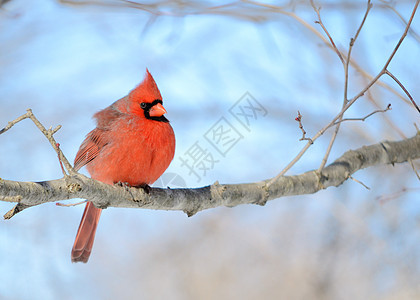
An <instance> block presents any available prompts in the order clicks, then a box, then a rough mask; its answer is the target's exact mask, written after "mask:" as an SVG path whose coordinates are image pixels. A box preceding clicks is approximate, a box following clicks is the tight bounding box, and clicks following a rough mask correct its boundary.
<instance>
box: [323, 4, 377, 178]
mask: <svg viewBox="0 0 420 300" xmlns="http://www.w3.org/2000/svg"><path fill="white" fill-rule="evenodd" d="M371 8H372V4H371V3H370V0H368V3H367V8H366V12H365V15H364V17H363V19H362V22H361V23H360V26H359V28H358V29H357V31H356V34H355V35H354V37H353V38H351V39H350V43H349V50H348V53H347V57H346V63H345V64H344V95H343V105H342V107H341V109H344V107H346V105H347V103H348V87H349V63H350V58H351V52H352V50H353V46H354V44H355V42H356V40H357V38H358V36H359V33H360V31H361V30H362V28H363V25H364V24H365V21H366V18H367V16H368V14H369V11H370V9H371ZM337 51H338V49H337ZM343 116H344V115H341V117H340V118H339V121H338V122H336V123H335V124H336V126H335V130H334V132H333V134H332V136H331V139H330V143H329V144H328V147H327V151H326V152H325V155H324V157H323V159H322V161H321V164H320V166H319V168H318V171H321V170H322V169H323V168H324V167H325V165H326V164H327V161H328V157H329V156H330V153H331V149H332V147H333V145H334V142H335V139H336V138H337V134H338V131H339V130H340V123H341V120H342V119H343Z"/></svg>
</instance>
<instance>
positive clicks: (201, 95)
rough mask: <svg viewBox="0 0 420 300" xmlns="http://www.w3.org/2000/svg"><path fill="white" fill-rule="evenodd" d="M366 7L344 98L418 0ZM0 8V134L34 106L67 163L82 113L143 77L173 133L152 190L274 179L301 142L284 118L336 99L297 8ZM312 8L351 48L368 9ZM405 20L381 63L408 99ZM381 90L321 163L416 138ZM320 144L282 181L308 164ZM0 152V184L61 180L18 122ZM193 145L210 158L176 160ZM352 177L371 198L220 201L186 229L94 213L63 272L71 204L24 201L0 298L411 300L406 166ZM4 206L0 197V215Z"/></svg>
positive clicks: (118, 213) (44, 3)
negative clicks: (221, 129) (222, 140)
mask: <svg viewBox="0 0 420 300" xmlns="http://www.w3.org/2000/svg"><path fill="white" fill-rule="evenodd" d="M372 2H373V8H372V10H371V12H370V14H369V16H368V18H367V20H366V23H365V26H364V27H363V29H362V31H361V33H360V36H359V38H358V40H357V42H356V44H355V47H354V49H353V53H352V57H353V59H354V62H355V63H357V65H358V66H359V69H358V70H357V69H355V68H354V67H352V68H351V70H350V79H349V96H350V97H352V96H354V95H355V94H357V92H358V91H360V90H361V89H362V88H363V87H364V86H365V85H366V83H367V82H368V78H369V77H368V76H375V75H376V74H377V73H378V72H379V71H380V70H381V69H382V67H383V65H384V63H385V61H386V60H387V58H388V57H389V55H390V53H391V52H392V50H393V49H394V47H395V45H396V43H397V41H398V40H399V38H400V37H401V34H402V32H403V31H404V28H405V22H407V20H408V18H409V16H410V13H411V10H412V8H413V7H414V4H415V1H414V0H411V1H403V0H400V1H372ZM1 3H2V6H1V8H0V45H1V46H0V49H1V50H0V95H1V96H0V128H2V127H4V126H5V125H6V124H7V122H8V121H11V120H13V119H15V118H16V117H18V116H20V115H22V114H24V113H25V112H26V109H27V108H32V110H33V111H34V113H35V115H36V116H37V117H38V118H39V120H40V121H41V122H43V124H44V125H45V126H46V127H47V128H48V127H50V126H52V127H55V126H56V125H58V124H61V125H62V126H63V127H62V129H61V130H60V131H59V132H58V133H57V134H56V139H57V141H58V142H59V143H60V144H61V148H62V150H63V151H64V153H65V155H66V156H67V158H68V159H69V160H70V161H73V159H74V156H75V154H76V152H77V150H78V147H79V145H80V144H81V142H82V141H83V139H84V136H85V135H86V134H87V133H88V132H89V131H90V130H91V129H93V128H94V126H95V123H94V120H93V119H92V118H91V116H92V115H93V114H94V113H95V112H96V111H98V110H100V109H103V108H105V107H107V106H108V105H110V104H111V103H112V102H114V101H115V100H117V99H119V98H121V97H123V96H125V95H126V94H127V93H128V92H129V91H130V90H131V89H132V88H134V87H135V86H136V85H137V84H138V83H139V82H140V81H141V80H142V79H143V76H144V73H145V69H146V67H147V68H148V69H149V70H150V72H151V73H152V75H153V76H154V78H155V80H156V82H157V84H158V86H159V88H160V90H161V93H162V95H163V98H164V103H165V108H166V109H167V111H168V114H167V117H168V118H169V119H170V121H171V124H172V126H173V128H174V130H175V134H176V139H177V149H176V154H175V158H174V160H173V162H172V164H171V166H170V167H169V169H168V170H167V172H166V173H165V175H164V177H163V178H162V179H161V180H159V181H158V182H157V183H156V185H160V186H168V185H169V186H172V187H179V186H187V187H197V186H204V185H208V184H212V183H213V182H214V181H216V180H218V181H220V182H221V183H241V182H253V181H259V180H263V179H266V178H270V177H273V176H275V175H276V174H278V173H279V172H280V171H281V169H282V168H283V167H285V166H286V165H287V164H288V163H289V162H290V161H291V160H292V159H293V158H294V156H295V155H296V154H297V153H298V151H299V150H300V149H301V148H302V147H303V146H304V145H305V142H300V141H299V138H300V137H301V131H300V130H299V127H298V124H297V122H296V121H295V117H296V116H297V111H298V110H299V111H300V112H301V114H302V115H303V124H304V127H305V130H306V131H307V133H308V136H313V135H314V134H316V132H317V131H318V130H320V129H321V128H322V127H323V126H325V125H326V124H327V123H328V122H329V121H330V120H332V118H333V117H334V116H335V115H336V114H337V113H338V112H339V111H340V108H341V105H342V101H343V100H342V99H343V86H344V72H343V68H342V65H341V62H340V61H339V59H338V57H337V55H336V54H335V53H334V52H333V51H332V50H331V49H330V48H329V47H328V45H327V44H326V43H325V42H324V41H323V40H322V39H321V37H323V36H325V35H324V33H323V32H321V29H320V27H319V25H318V24H315V23H314V21H316V20H317V16H316V14H315V12H314V10H313V9H312V7H311V5H310V3H309V1H272V2H270V1H263V2H251V1H237V2H229V1H226V2H223V1H213V2H211V1H205V2H204V1H200V2H199V1H196V2H188V1H173V2H169V1H148V2H147V3H148V4H147V5H142V6H141V5H136V2H134V1H122V0H121V1H119V0H93V1H76V0H75V1H64V0H63V1H53V0H39V1H23V0H10V1H1ZM315 3H316V5H317V6H320V7H322V9H321V16H322V20H323V22H324V25H325V26H326V27H327V29H328V30H329V31H330V34H331V35H332V37H333V38H334V40H335V42H336V44H337V46H338V47H339V48H340V49H343V50H345V53H347V50H346V49H347V47H348V44H349V41H350V38H351V37H352V36H354V34H355V32H356V30H357V28H358V26H359V24H360V22H361V20H362V18H363V15H364V13H365V10H366V1H358V0H357V1H344V0H343V1H339V0H335V1H334V0H331V1H324V0H323V1H316V2H315ZM417 13H418V14H419V13H420V12H417ZM418 14H417V15H416V16H415V18H414V21H413V24H412V30H411V31H410V32H409V34H408V36H407V38H406V39H405V40H404V42H403V44H402V46H401V48H400V49H399V51H398V52H397V54H396V56H395V58H394V59H393V61H392V63H391V65H390V67H389V69H390V71H391V72H392V73H393V74H394V75H395V76H397V77H398V78H399V80H400V81H401V82H402V83H403V84H404V86H405V87H406V88H407V89H408V90H409V91H410V93H411V94H412V95H413V97H414V98H415V99H417V103H419V102H420V100H419V95H420V85H419V84H418V77H419V71H418V70H419V68H420V60H419V57H420V43H419V42H420V38H419V34H420V16H419V15H418ZM317 31H318V32H320V34H317V33H316V32H317ZM360 70H363V72H365V73H361V72H360ZM383 82H384V83H385V84H386V85H387V86H386V87H383V86H375V87H373V88H372V89H371V90H369V92H368V93H366V94H365V96H364V97H362V98H361V99H359V101H358V102H357V103H356V104H355V105H354V106H353V107H352V108H351V109H350V110H349V111H348V112H347V113H346V115H345V116H346V117H363V116H365V115H367V114H369V113H371V112H372V111H374V110H376V109H384V108H385V107H386V106H387V104H388V103H391V104H392V110H391V111H388V112H386V113H381V114H375V115H373V116H372V117H370V118H368V119H367V120H366V121H365V122H346V123H343V124H342V126H341V129H340V132H339V135H338V138H337V141H336V143H335V145H334V147H333V150H332V152H331V156H330V160H329V162H331V161H333V160H334V159H336V158H337V157H339V156H341V155H342V154H343V153H344V152H345V151H347V150H349V149H355V148H358V147H361V146H363V145H368V144H374V143H377V142H380V141H383V140H400V139H403V138H404V137H411V136H413V135H414V134H415V132H416V130H415V127H414V125H413V123H414V122H417V124H418V123H419V121H420V119H419V115H418V113H417V112H416V111H415V110H414V109H413V108H412V106H411V105H410V104H407V99H406V97H405V96H404V94H403V93H401V90H400V88H399V87H398V86H397V85H396V84H395V83H394V82H393V81H392V80H390V79H389V78H385V77H384V78H383ZM244 95H245V98H242V97H243V96H244ZM250 96H251V97H252V98H249V97H250ZM247 97H248V98H247ZM244 99H253V100H252V101H255V102H254V103H258V104H259V105H260V106H261V107H262V108H264V110H265V111H266V114H257V115H256V116H255V118H253V119H252V120H251V121H252V122H251V123H250V125H249V126H243V124H241V123H240V122H239V121H238V120H237V119H235V118H234V116H233V115H232V113H231V112H232V109H231V108H232V107H234V106H235V105H236V104H237V103H239V102H238V101H242V100H244ZM221 118H224V119H225V120H226V121H228V122H229V123H230V124H231V126H232V127H233V128H235V130H236V131H237V132H238V133H239V135H238V136H241V137H242V138H241V139H240V140H238V142H237V143H236V144H235V145H234V146H232V147H231V148H230V149H229V151H226V153H223V155H222V154H221V153H220V152H218V151H217V150H216V149H215V148H214V147H213V145H211V143H210V142H209V141H208V139H206V133H207V132H208V131H209V130H211V128H214V125H215V124H216V123H217V122H218V121H219V120H221ZM331 133H332V130H330V131H328V132H327V133H326V134H325V135H324V136H323V137H321V138H320V139H319V140H317V141H316V143H315V144H314V145H313V146H312V147H311V148H310V150H309V151H308V152H307V153H306V154H305V156H304V157H303V158H302V159H301V160H300V161H299V162H298V163H297V164H296V165H295V166H294V167H293V168H292V169H291V170H290V171H289V172H288V174H289V175H292V174H299V173H302V172H306V171H309V170H312V169H316V168H318V166H319V165H320V163H321V160H322V157H323V156H324V153H325V150H326V148H327V145H328V143H329V139H330V136H331ZM0 145H1V146H0V177H1V178H4V179H9V180H19V181H43V180H51V179H57V178H60V177H61V176H62V174H61V169H60V165H59V163H58V161H57V157H56V154H55V152H54V150H53V149H52V148H51V147H50V145H49V143H48V142H47V140H46V139H45V138H44V137H43V136H42V134H41V133H40V132H39V131H38V130H37V129H36V128H35V126H34V125H33V124H32V123H31V122H30V121H28V120H26V121H24V122H21V123H19V124H18V125H16V126H15V127H14V128H13V129H12V130H10V131H8V132H7V133H5V134H3V135H1V136H0ZM194 145H196V146H197V145H200V147H201V148H202V149H203V151H206V153H207V154H208V153H209V154H210V155H212V157H213V159H214V160H213V163H212V164H210V165H209V164H207V168H201V169H200V167H199V165H198V164H197V165H196V166H193V167H195V169H194V172H192V171H191V169H189V168H187V167H186V166H185V164H184V165H183V163H182V160H183V159H184V160H185V159H186V158H188V153H189V150H191V149H192V147H194ZM207 163H208V161H207ZM416 166H417V168H420V165H419V164H418V163H417V164H416ZM83 172H85V170H83ZM354 177H355V178H356V179H357V180H359V181H361V182H363V183H364V184H365V185H367V186H369V187H370V190H367V189H366V188H364V187H363V186H362V185H360V184H358V183H356V182H354V181H351V180H349V181H347V182H345V183H344V184H343V185H342V186H340V187H338V188H329V189H328V190H325V191H321V192H319V193H317V194H314V195H305V196H298V197H287V198H281V199H277V200H274V201H270V202H269V203H267V205H266V206H264V207H260V206H254V205H243V206H239V207H235V208H225V207H220V208H217V209H212V210H208V211H203V212H200V213H198V214H197V215H195V216H193V217H191V218H188V217H187V216H186V215H185V214H184V213H182V212H166V211H150V210H140V209H139V210H135V209H116V208H110V209H107V210H105V211H104V212H103V214H102V218H101V221H100V223H99V227H98V231H97V235H96V240H95V245H94V248H93V253H92V255H91V257H90V260H89V263H88V264H72V263H71V261H70V250H71V247H72V245H73V241H74V237H75V235H76V230H77V228H78V225H79V222H80V218H81V215H82V211H83V207H84V206H83V205H79V206H75V207H69V208H67V207H57V206H56V205H54V203H51V204H45V205H41V206H39V207H33V208H31V209H28V210H25V211H24V212H22V213H20V214H18V215H16V216H15V217H14V218H12V219H11V220H9V221H0V270H1V272H0V298H1V299H415V298H418V297H420V288H419V287H420V285H419V284H420V282H419V281H420V280H419V278H420V254H419V253H420V243H419V238H420V233H419V232H420V230H419V229H420V228H419V227H420V219H419V213H420V208H419V205H418V202H419V195H420V193H419V192H420V187H419V181H418V179H417V177H416V176H415V174H414V172H413V170H412V168H411V166H410V165H409V164H403V165H395V166H378V167H375V168H371V169H367V170H362V171H359V172H357V173H356V174H355V175H354ZM74 201H75V202H76V201H77V199H76V200H74ZM11 207H12V205H11V204H8V203H0V211H1V212H2V213H5V212H6V211H8V210H9V209H10V208H11Z"/></svg>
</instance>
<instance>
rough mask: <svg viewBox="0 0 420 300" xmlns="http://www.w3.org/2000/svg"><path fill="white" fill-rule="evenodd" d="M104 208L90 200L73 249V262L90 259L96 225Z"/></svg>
mask: <svg viewBox="0 0 420 300" xmlns="http://www.w3.org/2000/svg"><path fill="white" fill-rule="evenodd" d="M101 212H102V209H100V208H96V207H95V206H94V205H93V204H92V202H88V203H87V204H86V207H85V211H84V212H83V216H82V220H81V221H80V225H79V229H78V230H77V235H76V239H75V241H74V245H73V249H72V250H71V261H72V262H79V261H81V262H84V263H86V262H87V261H88V260H89V256H90V252H91V251H92V246H93V241H94V239H95V233H96V226H97V225H98V222H99V217H100V216H101Z"/></svg>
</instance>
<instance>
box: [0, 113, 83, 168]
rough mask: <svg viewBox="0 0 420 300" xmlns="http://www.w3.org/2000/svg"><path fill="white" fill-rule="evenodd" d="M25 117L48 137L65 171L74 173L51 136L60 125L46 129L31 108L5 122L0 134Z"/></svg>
mask: <svg viewBox="0 0 420 300" xmlns="http://www.w3.org/2000/svg"><path fill="white" fill-rule="evenodd" d="M25 119H31V121H32V122H33V123H34V124H35V126H36V127H38V129H39V130H40V131H41V132H42V133H43V134H44V136H45V137H46V138H47V139H48V141H49V142H50V144H51V146H52V147H53V148H54V150H55V152H56V153H57V155H58V159H59V161H60V164H61V162H63V163H64V166H65V167H66V169H67V171H68V172H69V173H70V174H75V173H76V172H75V171H74V169H73V167H72V165H71V164H70V163H69V161H68V160H67V158H66V157H65V155H64V154H63V152H62V151H61V150H60V148H59V145H60V144H59V143H57V142H56V141H55V139H54V137H53V135H54V134H55V133H56V132H57V131H58V130H60V128H61V125H58V126H57V127H56V128H54V129H52V128H50V129H48V130H47V129H46V128H45V127H44V125H42V124H41V122H40V121H39V120H38V119H37V118H36V117H35V115H34V114H33V112H32V110H31V109H30V108H28V109H27V110H26V114H23V115H21V116H20V117H18V118H16V119H15V120H13V121H11V122H9V123H8V124H7V126H6V127H4V128H3V129H2V130H0V134H2V133H5V132H6V131H8V130H9V129H10V128H12V127H13V126H14V125H15V124H17V123H19V122H20V121H22V120H25ZM62 171H63V175H64V176H67V173H66V172H65V171H64V168H62Z"/></svg>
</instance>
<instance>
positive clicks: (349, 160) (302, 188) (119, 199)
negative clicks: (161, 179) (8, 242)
mask: <svg viewBox="0 0 420 300" xmlns="http://www.w3.org/2000/svg"><path fill="white" fill-rule="evenodd" d="M418 158H420V134H417V135H415V136H414V137H412V138H409V139H405V140H402V141H398V142H382V143H379V144H375V145H371V146H364V147H362V148H359V149H357V150H350V151H347V152H346V153H344V154H343V155H342V156H341V157H340V158H338V159H337V160H336V161H334V162H333V163H332V164H330V165H328V166H327V167H325V168H324V169H322V171H321V172H318V171H315V170H313V171H309V172H306V173H303V174H300V175H295V176H281V177H279V178H276V179H275V180H274V181H273V180H272V179H267V180H264V181H260V182H255V183H245V184H219V183H218V182H216V183H214V184H213V185H211V186H205V187H201V188H194V189H170V188H168V189H162V188H151V190H150V193H146V192H145V191H144V190H143V189H141V188H140V189H137V188H127V187H121V186H117V185H109V184H105V183H103V182H100V181H96V180H93V179H91V178H88V177H86V176H84V175H82V174H78V173H76V174H73V175H70V176H65V177H64V178H62V179H57V180H51V181H43V182H16V181H9V180H3V179H2V180H0V201H8V202H10V201H13V202H18V204H17V205H16V206H15V207H14V208H13V209H12V210H11V211H9V212H8V213H7V214H6V215H5V218H11V217H12V216H14V215H15V214H16V213H17V212H19V211H21V210H22V209H24V208H27V207H31V206H34V205H40V204H43V203H48V202H55V201H61V200H68V199H74V198H83V199H87V200H89V201H92V203H93V204H94V205H95V206H97V207H100V208H107V207H127V208H147V209H157V210H179V211H184V212H185V213H186V214H187V215H188V216H192V215H194V214H195V213H197V212H199V211H201V210H205V209H210V208H215V207H219V206H227V207H234V206H237V205H240V204H258V205H264V204H265V203H266V202H267V201H268V200H274V199H277V198H280V197H284V196H292V195H303V194H313V193H316V192H318V191H319V190H321V189H326V188H328V187H330V186H339V185H341V184H342V183H343V182H344V181H346V180H347V179H349V178H350V177H351V175H352V174H353V173H355V172H356V171H358V170H361V169H364V168H368V167H371V166H375V165H380V164H395V163H403V162H406V161H409V160H415V159H418Z"/></svg>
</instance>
